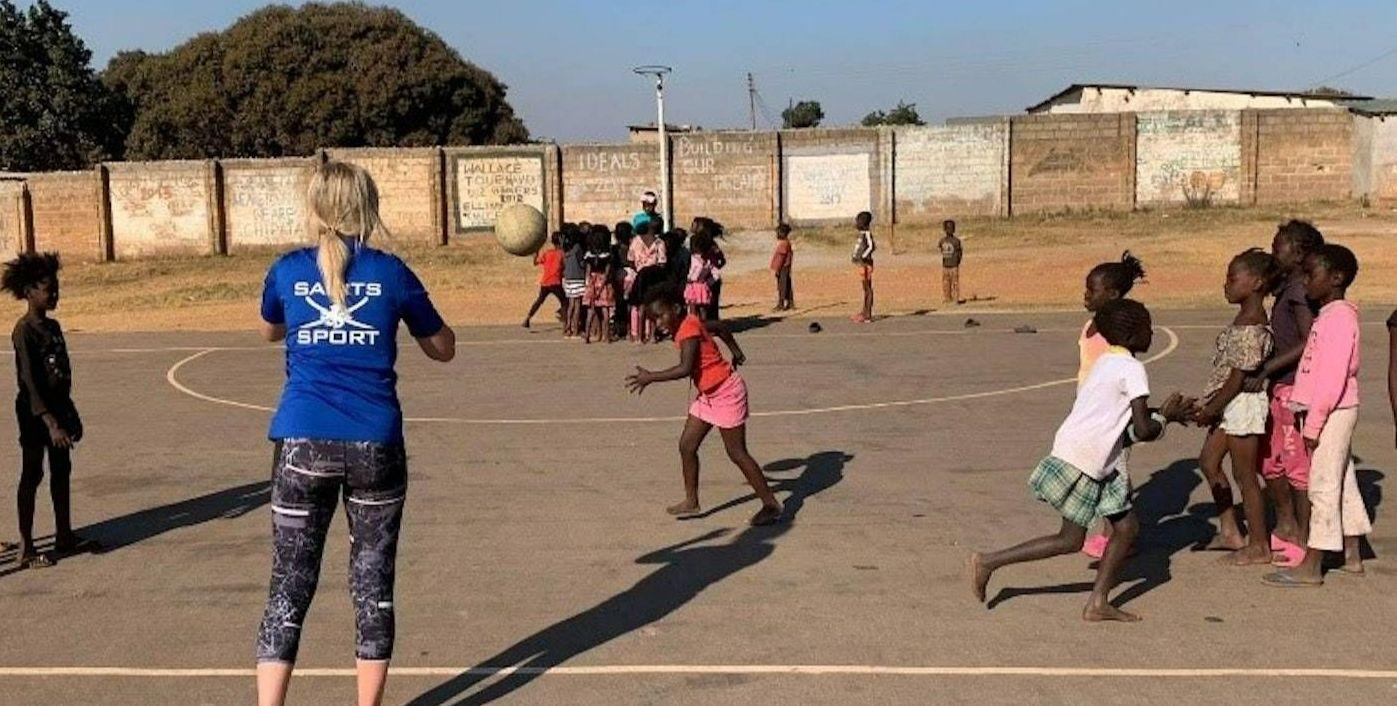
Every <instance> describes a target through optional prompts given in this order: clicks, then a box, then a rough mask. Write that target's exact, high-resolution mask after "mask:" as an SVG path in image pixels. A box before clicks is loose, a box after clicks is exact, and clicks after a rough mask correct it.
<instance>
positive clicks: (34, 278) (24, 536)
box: [0, 253, 90, 569]
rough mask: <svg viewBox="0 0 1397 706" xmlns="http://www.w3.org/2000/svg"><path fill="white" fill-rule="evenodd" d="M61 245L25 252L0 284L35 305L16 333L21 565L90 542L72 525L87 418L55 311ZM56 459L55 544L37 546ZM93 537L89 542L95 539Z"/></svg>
mask: <svg viewBox="0 0 1397 706" xmlns="http://www.w3.org/2000/svg"><path fill="white" fill-rule="evenodd" d="M61 267H62V264H61V263H60V262H59V259H58V254H57V253H43V254H39V253H26V254H24V255H20V256H19V257H17V258H15V259H13V260H10V261H9V262H7V263H5V272H4V275H3V278H0V287H3V288H4V289H5V291H7V292H9V293H10V294H12V295H14V297H15V299H19V300H22V301H24V302H26V303H27V304H28V306H29V309H28V311H27V312H25V314H24V316H21V317H20V318H19V321H16V322H15V329H14V333H13V334H12V335H11V336H10V339H11V341H12V342H13V343H14V348H15V374H16V377H17V378H18V388H19V392H18V394H17V395H16V396H15V421H17V422H18V423H19V447H20V457H21V465H20V476H19V493H18V505H19V508H18V509H19V512H18V515H19V542H20V545H19V559H18V561H17V564H18V565H19V568H21V569H24V568H31V567H35V568H41V567H48V566H53V564H54V560H55V558H56V557H57V556H62V555H65V554H69V553H71V552H74V551H76V550H78V549H79V548H81V547H82V546H84V544H85V543H84V542H82V541H81V540H80V539H79V538H78V536H77V535H76V534H74V533H73V521H72V512H71V507H70V504H69V492H68V488H69V477H70V476H71V474H72V469H73V464H72V457H71V453H72V448H73V445H74V444H77V443H78V442H79V441H81V440H82V432H83V429H82V419H81V418H80V417H79V416H78V409H77V406H75V405H74V404H73V398H72V390H73V368H72V365H71V364H70V362H69V360H68V346H67V343H66V342H65V341H64V339H63V327H62V326H59V325H58V322H57V321H55V320H54V319H53V318H52V317H50V316H49V313H50V312H52V311H53V310H54V309H56V308H57V307H58V270H59V269H60V268H61ZM45 456H48V463H49V495H50V497H51V498H52V499H53V524H54V552H53V554H40V553H38V552H37V551H35V549H34V506H35V498H36V496H37V495H38V492H39V483H40V482H41V481H43V479H44V457H45ZM89 544H90V543H89Z"/></svg>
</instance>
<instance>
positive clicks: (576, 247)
mask: <svg viewBox="0 0 1397 706" xmlns="http://www.w3.org/2000/svg"><path fill="white" fill-rule="evenodd" d="M588 227H589V228H590V226H588ZM586 232H587V231H584V230H582V227H581V226H576V225H570V224H569V225H565V226H564V227H563V247H564V248H565V249H566V250H567V253H566V255H565V257H564V258H563V293H564V294H566V295H567V298H568V312H567V323H566V324H565V325H564V326H563V337H564V338H578V337H579V336H581V335H582V295H583V294H585V293H586V291H587V268H586V265H585V264H584V263H583V261H582V258H583V257H585V256H586V254H587V248H586V244H587V242H586Z"/></svg>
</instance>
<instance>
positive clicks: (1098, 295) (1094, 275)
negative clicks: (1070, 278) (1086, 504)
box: [1077, 250, 1145, 559]
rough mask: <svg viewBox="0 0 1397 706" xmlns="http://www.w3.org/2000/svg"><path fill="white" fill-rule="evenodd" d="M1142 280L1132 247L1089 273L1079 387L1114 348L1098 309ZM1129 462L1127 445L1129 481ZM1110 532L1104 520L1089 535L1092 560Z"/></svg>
mask: <svg viewBox="0 0 1397 706" xmlns="http://www.w3.org/2000/svg"><path fill="white" fill-rule="evenodd" d="M1143 279H1145V266H1144V265H1143V264H1142V263H1141V262H1140V258H1138V257H1135V256H1134V255H1131V254H1130V251H1129V250H1127V251H1125V252H1124V253H1122V254H1121V259H1120V260H1118V261H1116V262H1103V263H1101V264H1099V265H1097V266H1096V267H1093V268H1091V271H1090V272H1088V273H1087V281H1086V289H1085V291H1084V292H1083V294H1082V305H1083V306H1084V307H1085V308H1086V310H1087V311H1088V312H1090V313H1091V315H1092V317H1093V318H1088V319H1087V322H1086V323H1085V324H1083V325H1082V333H1081V335H1080V336H1079V337H1078V338H1077V389H1079V390H1080V389H1081V388H1082V383H1084V382H1086V379H1087V376H1088V375H1090V374H1091V368H1092V366H1094V365H1096V361H1097V359H1098V358H1100V357H1101V356H1102V355H1104V354H1105V353H1106V351H1107V350H1108V349H1110V347H1111V344H1110V343H1107V342H1106V337H1105V336H1102V335H1101V332H1100V331H1097V330H1096V323H1095V321H1094V317H1095V316H1096V312H1098V311H1100V310H1101V307H1102V306H1105V304H1106V302H1112V301H1116V300H1117V299H1123V298H1125V296H1126V295H1127V294H1129V293H1130V290H1131V289H1134V288H1135V283H1136V282H1139V281H1141V280H1143ZM1129 461H1130V449H1129V448H1128V447H1127V448H1124V449H1122V450H1121V454H1120V457H1119V459H1118V460H1117V461H1116V470H1117V471H1118V472H1119V473H1120V474H1121V476H1122V477H1124V478H1125V479H1126V482H1127V483H1129V482H1130V472H1129V470H1128V468H1127V465H1128V462H1129ZM1110 532H1111V523H1110V522H1102V531H1101V532H1100V533H1097V534H1093V535H1091V536H1090V537H1087V539H1086V541H1085V542H1083V543H1082V553H1083V554H1086V555H1087V556H1089V557H1091V558H1093V559H1100V558H1101V555H1102V554H1103V553H1105V551H1106V545H1107V544H1108V543H1110Z"/></svg>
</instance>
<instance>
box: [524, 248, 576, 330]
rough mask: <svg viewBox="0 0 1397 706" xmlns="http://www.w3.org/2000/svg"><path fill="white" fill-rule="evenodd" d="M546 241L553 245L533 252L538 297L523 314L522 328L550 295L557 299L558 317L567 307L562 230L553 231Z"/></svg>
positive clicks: (526, 325)
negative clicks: (564, 290)
mask: <svg viewBox="0 0 1397 706" xmlns="http://www.w3.org/2000/svg"><path fill="white" fill-rule="evenodd" d="M548 242H549V244H551V245H552V246H553V247H551V248H549V249H547V250H540V251H538V252H537V253H534V264H535V265H537V266H538V298H537V299H534V304H533V306H531V307H529V313H528V314H525V315H524V328H528V327H529V320H530V319H532V318H534V314H537V313H538V308H539V307H540V306H543V301H544V300H545V299H547V298H548V297H550V296H552V297H557V299H558V318H559V319H561V318H563V311H564V309H566V308H567V304H568V302H567V294H565V293H564V292H563V255H564V254H563V234H562V232H560V231H553V236H552V237H551V238H549V239H548Z"/></svg>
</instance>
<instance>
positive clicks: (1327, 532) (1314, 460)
mask: <svg viewBox="0 0 1397 706" xmlns="http://www.w3.org/2000/svg"><path fill="white" fill-rule="evenodd" d="M1357 276H1358V259H1357V258H1355V257H1354V256H1353V251H1351V250H1349V249H1348V248H1346V247H1344V246H1342V245H1335V244H1333V243H1326V244H1325V245H1324V246H1323V247H1321V248H1319V250H1318V251H1317V252H1315V253H1314V254H1312V255H1310V256H1309V257H1308V258H1306V259H1305V296H1306V297H1308V298H1309V300H1310V302H1311V303H1313V304H1316V305H1318V306H1319V307H1320V309H1319V316H1317V317H1315V324H1314V326H1313V327H1312V328H1311V329H1310V339H1309V341H1308V342H1306V343H1305V352H1304V353H1303V354H1302V355H1301V357H1300V370H1299V372H1298V373H1296V375H1295V389H1294V390H1293V391H1292V393H1291V396H1290V406H1291V409H1293V410H1295V412H1296V413H1297V415H1298V419H1297V421H1298V422H1299V423H1300V434H1301V436H1303V437H1304V439H1305V447H1306V448H1308V449H1309V450H1310V535H1309V541H1308V542H1307V548H1306V551H1305V558H1304V559H1302V560H1301V561H1300V563H1299V564H1298V565H1296V566H1295V568H1292V569H1285V570H1282V571H1277V572H1275V573H1272V574H1267V575H1266V576H1265V577H1263V579H1262V580H1263V581H1265V582H1266V583H1267V584H1269V585H1271V586H1277V587H1281V588H1294V587H1302V586H1319V585H1321V584H1323V583H1324V576H1323V574H1322V572H1321V566H1320V563H1321V562H1322V561H1323V558H1324V552H1327V551H1329V552H1337V551H1343V552H1344V565H1343V569H1342V570H1343V571H1346V572H1348V573H1363V559H1362V557H1361V556H1360V555H1359V551H1358V550H1359V544H1358V539H1359V538H1360V537H1362V536H1363V535H1366V534H1368V533H1369V532H1371V531H1372V530H1373V527H1372V525H1371V524H1370V523H1369V522H1368V511H1367V509H1366V508H1365V507H1364V505H1363V498H1362V496H1360V495H1359V494H1358V477H1357V473H1356V472H1355V471H1354V467H1353V457H1352V454H1351V453H1350V448H1349V444H1350V442H1351V441H1352V439H1353V428H1354V425H1355V424H1357V423H1358V364H1359V345H1358V343H1359V327H1358V308H1357V307H1355V306H1354V305H1353V304H1352V303H1350V302H1348V301H1347V300H1345V299H1344V297H1345V296H1346V294H1347V292H1348V288H1349V285H1352V284H1353V280H1354V278H1355V277H1357Z"/></svg>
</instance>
